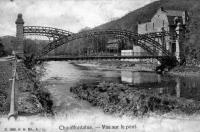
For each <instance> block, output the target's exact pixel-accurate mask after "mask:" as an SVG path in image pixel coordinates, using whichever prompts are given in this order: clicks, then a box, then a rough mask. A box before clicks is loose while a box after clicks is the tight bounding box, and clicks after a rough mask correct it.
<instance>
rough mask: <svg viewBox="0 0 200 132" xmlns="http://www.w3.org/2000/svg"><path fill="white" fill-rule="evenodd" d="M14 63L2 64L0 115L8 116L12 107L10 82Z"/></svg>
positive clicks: (0, 75) (0, 67)
mask: <svg viewBox="0 0 200 132" xmlns="http://www.w3.org/2000/svg"><path fill="white" fill-rule="evenodd" d="M11 71H12V63H10V62H5V61H1V62H0V115H5V114H8V112H9V105H10V92H11V90H10V81H9V79H10V78H11V77H12V72H11Z"/></svg>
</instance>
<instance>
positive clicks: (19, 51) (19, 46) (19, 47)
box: [14, 14, 24, 57]
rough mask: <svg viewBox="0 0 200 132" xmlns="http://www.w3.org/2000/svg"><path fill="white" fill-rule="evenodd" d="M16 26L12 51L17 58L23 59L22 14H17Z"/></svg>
mask: <svg viewBox="0 0 200 132" xmlns="http://www.w3.org/2000/svg"><path fill="white" fill-rule="evenodd" d="M15 24H16V44H15V46H14V50H15V52H16V54H17V55H18V56H21V57H23V55H24V44H23V41H24V20H23V18H22V14H18V17H17V20H16V22H15Z"/></svg>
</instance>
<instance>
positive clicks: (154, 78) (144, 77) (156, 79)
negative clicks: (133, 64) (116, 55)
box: [121, 71, 161, 85]
mask: <svg viewBox="0 0 200 132" xmlns="http://www.w3.org/2000/svg"><path fill="white" fill-rule="evenodd" d="M121 81H122V82H127V83H132V84H135V85H137V84H144V83H160V82H161V75H159V74H156V73H151V72H130V71H121Z"/></svg>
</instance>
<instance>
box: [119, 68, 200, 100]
mask: <svg viewBox="0 0 200 132" xmlns="http://www.w3.org/2000/svg"><path fill="white" fill-rule="evenodd" d="M199 80H200V77H177V76H170V75H165V76H162V75H159V74H156V73H151V72H130V71H121V81H122V82H124V83H128V84H130V85H131V86H134V88H138V89H143V90H144V89H145V90H147V91H148V92H150V93H156V94H163V95H164V94H165V95H171V96H175V97H178V98H180V97H183V98H187V99H194V100H200V88H199V87H200V81H199Z"/></svg>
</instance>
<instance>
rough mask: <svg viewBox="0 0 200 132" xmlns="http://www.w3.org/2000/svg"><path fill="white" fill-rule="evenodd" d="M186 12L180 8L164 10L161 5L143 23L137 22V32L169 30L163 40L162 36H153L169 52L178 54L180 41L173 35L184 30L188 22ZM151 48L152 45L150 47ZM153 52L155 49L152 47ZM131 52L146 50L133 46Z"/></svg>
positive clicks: (142, 52) (147, 32) (148, 32)
mask: <svg viewBox="0 0 200 132" xmlns="http://www.w3.org/2000/svg"><path fill="white" fill-rule="evenodd" d="M188 18H189V17H188V13H187V11H180V10H165V9H164V8H163V7H161V8H160V9H159V10H157V12H156V13H155V14H154V16H153V17H152V18H151V20H150V21H148V22H145V23H140V22H139V23H138V34H150V33H155V32H162V31H163V32H164V31H166V32H169V33H170V34H174V35H170V36H165V37H164V40H163V38H161V37H160V38H156V37H155V38H153V37H152V39H154V40H156V41H157V42H159V43H161V44H162V46H163V48H166V49H167V50H168V51H169V52H170V53H172V54H173V55H176V56H178V55H180V48H181V46H182V45H181V44H180V41H181V40H178V39H180V38H178V39H177V36H176V35H175V34H176V33H179V32H177V30H179V31H183V32H184V31H185V26H186V24H187V22H188V20H189V19H188ZM152 49H153V47H152ZM154 50H155V52H158V51H156V49H154ZM133 52H140V53H141V54H140V55H143V54H145V52H146V51H144V50H143V49H142V48H141V47H139V46H133ZM157 54H158V55H162V53H159V52H158V53H157Z"/></svg>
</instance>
